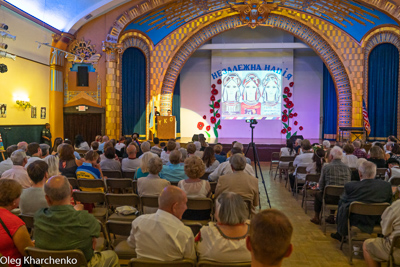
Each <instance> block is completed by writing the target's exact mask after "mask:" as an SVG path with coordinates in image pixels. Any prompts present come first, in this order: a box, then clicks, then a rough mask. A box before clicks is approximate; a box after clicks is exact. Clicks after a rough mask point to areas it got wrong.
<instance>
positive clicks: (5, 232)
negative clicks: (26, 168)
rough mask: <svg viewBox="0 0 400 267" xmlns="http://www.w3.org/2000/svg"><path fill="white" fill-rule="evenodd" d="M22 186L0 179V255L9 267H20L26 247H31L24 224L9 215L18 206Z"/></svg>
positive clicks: (12, 215) (14, 216)
mask: <svg viewBox="0 0 400 267" xmlns="http://www.w3.org/2000/svg"><path fill="white" fill-rule="evenodd" d="M21 193H22V186H21V185H20V184H19V183H18V182H17V181H15V180H11V179H0V254H1V255H2V256H3V257H6V259H7V264H8V266H9V267H16V266H21V265H22V263H23V259H22V258H23V255H24V250H25V248H26V247H33V246H34V244H33V243H32V241H31V239H30V236H29V233H28V230H27V229H26V226H25V223H24V222H23V221H22V220H21V219H20V218H18V216H16V215H14V214H12V213H11V210H13V209H15V208H17V207H18V205H19V198H20V196H21Z"/></svg>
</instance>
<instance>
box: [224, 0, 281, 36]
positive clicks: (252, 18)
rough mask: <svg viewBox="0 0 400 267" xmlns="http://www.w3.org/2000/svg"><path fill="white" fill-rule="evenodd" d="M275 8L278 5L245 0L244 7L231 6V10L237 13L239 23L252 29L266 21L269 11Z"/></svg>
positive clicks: (256, 0) (258, 0)
mask: <svg viewBox="0 0 400 267" xmlns="http://www.w3.org/2000/svg"><path fill="white" fill-rule="evenodd" d="M277 7H278V4H273V3H271V4H268V3H267V4H265V2H264V1H260V0H247V1H246V3H245V4H244V5H234V4H231V8H232V9H233V10H235V11H237V12H239V19H240V21H241V22H242V23H243V24H245V25H248V26H249V27H250V28H252V29H254V28H255V27H257V26H258V25H260V24H262V23H264V22H265V21H267V19H268V16H269V14H270V13H271V11H272V10H274V9H276V8H277Z"/></svg>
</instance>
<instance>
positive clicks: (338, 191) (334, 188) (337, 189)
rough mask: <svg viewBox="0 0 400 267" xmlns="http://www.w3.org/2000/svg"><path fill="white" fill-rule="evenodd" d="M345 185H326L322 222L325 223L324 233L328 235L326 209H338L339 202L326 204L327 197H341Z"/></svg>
mask: <svg viewBox="0 0 400 267" xmlns="http://www.w3.org/2000/svg"><path fill="white" fill-rule="evenodd" d="M343 191H344V186H338V185H327V186H325V190H324V194H323V197H322V217H321V222H322V223H323V224H324V235H326V222H325V210H326V209H328V210H338V204H339V202H338V203H336V204H326V199H327V197H328V196H330V197H340V196H341V195H342V194H343Z"/></svg>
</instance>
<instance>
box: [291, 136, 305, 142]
mask: <svg viewBox="0 0 400 267" xmlns="http://www.w3.org/2000/svg"><path fill="white" fill-rule="evenodd" d="M297 139H301V140H304V138H303V136H302V135H293V136H292V137H290V140H292V142H293V144H294V142H296V140H297Z"/></svg>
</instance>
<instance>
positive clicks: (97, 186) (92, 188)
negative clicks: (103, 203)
mask: <svg viewBox="0 0 400 267" xmlns="http://www.w3.org/2000/svg"><path fill="white" fill-rule="evenodd" d="M77 182H78V187H79V189H80V190H82V191H88V192H107V188H106V184H105V183H104V181H103V180H101V179H77Z"/></svg>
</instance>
